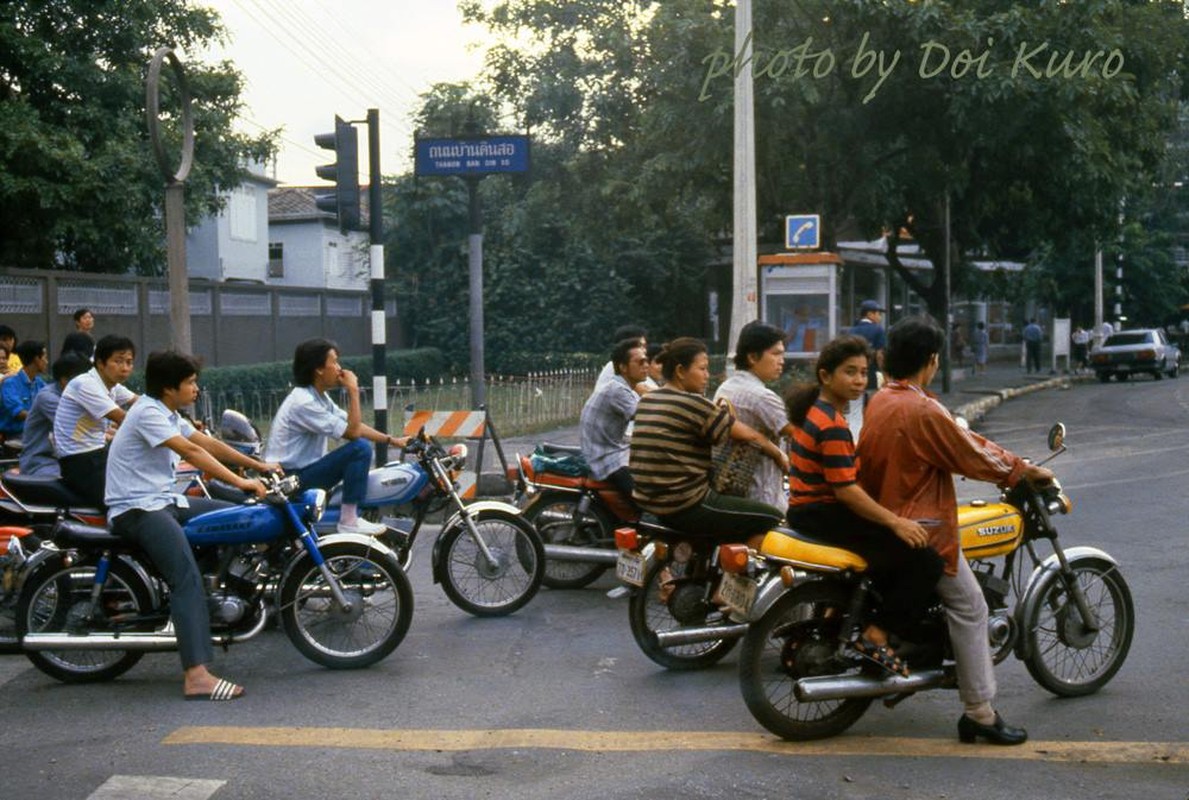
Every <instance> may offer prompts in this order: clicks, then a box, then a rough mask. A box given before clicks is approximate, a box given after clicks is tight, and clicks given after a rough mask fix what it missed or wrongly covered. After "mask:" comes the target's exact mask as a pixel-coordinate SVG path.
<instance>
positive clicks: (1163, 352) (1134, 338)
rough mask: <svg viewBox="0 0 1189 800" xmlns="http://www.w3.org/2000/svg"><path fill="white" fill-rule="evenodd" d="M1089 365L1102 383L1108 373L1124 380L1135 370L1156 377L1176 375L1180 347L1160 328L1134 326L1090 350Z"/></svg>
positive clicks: (1108, 375)
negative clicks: (1133, 328) (1134, 327)
mask: <svg viewBox="0 0 1189 800" xmlns="http://www.w3.org/2000/svg"><path fill="white" fill-rule="evenodd" d="M1090 366H1091V367H1093V368H1094V371H1095V372H1096V373H1097V374H1098V380H1100V381H1102V382H1103V383H1106V382H1107V381H1109V380H1110V379H1111V375H1114V376H1115V377H1116V378H1117V379H1118V380H1121V381H1125V380H1127V379H1128V378H1130V377H1131V376H1132V375H1133V374H1134V373H1136V372H1147V373H1150V374H1151V375H1152V377H1153V378H1155V379H1156V380H1160V379H1161V378H1163V377H1164V376H1165V375H1167V376H1168V377H1170V378H1175V377H1177V375H1178V374H1180V371H1181V350H1180V348H1179V347H1177V346H1176V345H1175V344H1172V343H1171V342H1170V341H1169V340H1168V337H1167V336H1165V334H1164V331H1162V330H1160V329H1159V328H1136V329H1135V330H1130V331H1120V332H1119V333H1114V334H1111V335H1110V336H1108V337H1107V340H1106V341H1105V342H1103V343H1102V347H1099V348H1098V349H1096V350H1094V351H1093V352H1092V353H1090Z"/></svg>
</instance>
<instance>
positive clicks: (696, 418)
mask: <svg viewBox="0 0 1189 800" xmlns="http://www.w3.org/2000/svg"><path fill="white" fill-rule="evenodd" d="M734 423H735V418H734V417H733V416H732V415H731V411H730V409H729V408H727V407H726V406H716V405H715V404H714V403H711V402H710V401H709V400H707V399H706V398H705V397H703V396H702V395H700V394H691V393H689V392H683V391H681V390H679V389H674V388H671V387H668V386H663V387H661V388H660V389H656V390H655V391H652V392H649V393H648V394H646V395H644V397H642V398H640V404H639V405H638V406H636V428H635V430H634V431H633V433H632V447H631V458H630V460H629V463H628V466H629V467H630V469H631V471H632V479H633V480H634V481H635V483H636V486H635V489H634V490H633V491H632V497H633V498H634V499H635V501H636V502H637V503H638V504H639V505H640V507H641V508H643V509H644V510H645V511H649V512H651V513H653V514H659V515H665V514H675V513H677V512H678V511H684V510H685V509H687V508H692V507H693V506H695V505H697V504H698V503H700V502H702V499H703V498H704V497H705V496H706V493H707V492H708V491H709V489H710V452H711V448H712V447H713V446H714V445H715V444H720V443H722V442H725V441H726V439H727V437H729V436H730V432H731V426H732V425H733V424H734Z"/></svg>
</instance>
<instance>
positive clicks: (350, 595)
mask: <svg viewBox="0 0 1189 800" xmlns="http://www.w3.org/2000/svg"><path fill="white" fill-rule="evenodd" d="M320 549H321V551H322V555H323V557H324V558H325V559H326V566H327V567H328V568H329V569H330V572H331V573H332V574H333V575H334V576H335V578H336V580H337V581H338V583H339V585H340V586H341V587H342V590H343V596H344V599H345V600H346V604H345V605H344V604H340V603H339V602H338V601H337V600H336V599H335V597H334V595H333V593H332V592H331V586H330V583H328V582H327V580H326V576H325V575H324V574H323V572H322V570H321V569H320V568H319V567H318V565H317V564H315V563H314V560H313V559H312V558H310V556H309V554H308V553H306V554H303V555H302V556H301V557H300V559H299V560H298V562H297V563H296V564H294V565H293V567H292V569H290V570H289V573H288V575H287V577H286V578H285V582H284V584H283V585H282V586H281V624H282V626H283V627H284V629H285V634H286V635H287V636H288V637H289V639H290V641H292V642H293V645H294V646H295V647H296V648H297V649H298V650H300V651H301V653H302V655H304V656H305V657H306V658H308V659H310V660H311V661H314V662H316V663H318V664H321V665H323V666H325V667H330V668H332V669H352V668H356V667H366V666H368V665H370V664H374V663H376V662H377V661H379V660H380V659H382V658H384V657H385V656H386V655H388V654H389V653H391V652H392V651H393V650H395V649H396V646H397V645H398V644H400V642H401V640H402V639H404V638H405V634H406V633H408V630H409V623H410V622H411V621H412V619H413V589H412V587H411V586H410V585H409V579H408V578H407V577H405V573H404V570H402V569H401V568H400V564H399V563H397V561H396V559H395V558H393V557H392V556H391V555H389V554H388V553H387V552H381V551H377V550H375V549H373V548H371V547H369V546H367V545H365V544H360V543H357V542H334V543H331V544H326V545H323V546H322V547H321V548H320Z"/></svg>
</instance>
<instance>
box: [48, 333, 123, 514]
mask: <svg viewBox="0 0 1189 800" xmlns="http://www.w3.org/2000/svg"><path fill="white" fill-rule="evenodd" d="M135 357H136V346H135V345H134V344H133V343H132V340H131V339H128V338H127V337H124V336H112V335H109V336H104V337H103V338H102V339H100V340H99V342H98V343H97V344H96V345H95V366H94V368H92V369H91V370H90V371H88V372H84V373H83V374H82V375H79V376H78V377H77V378H75V379H74V380H72V381H71V382H70V383H68V384H66V388H65V389H63V390H62V399H61V400H60V401H59V402H58V410H57V411H56V412H54V451H55V452H56V453H57V456H58V466H59V467H60V468H61V470H62V480H63V481H64V482H65V483H66V485H67V486H68V487H69V488H70V489H72V490H74V492H75V493H77V494H78V495H80V496H81V497H82V498H83V499H84V500H86V501H87V502H88V503H90V504H92V505H94V506H95V507H96V508H101V507H102V506H103V495H104V487H105V477H104V476H105V475H106V473H107V444H108V442H109V441H110V439H111V437H110V435H109V429H111V428H113V426H115V425H119V424H120V423H121V422H123V421H124V414H125V411H124V409H125V408H126V407H127V406H129V405H131V404H132V403H134V402H135V401H136V394H135V393H134V392H133V391H132V390H130V389H128V388H127V387H125V386H124V385H123V384H124V381H126V380H128V376H129V375H131V374H132V362H133V359H134V358H135Z"/></svg>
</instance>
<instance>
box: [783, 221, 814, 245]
mask: <svg viewBox="0 0 1189 800" xmlns="http://www.w3.org/2000/svg"><path fill="white" fill-rule="evenodd" d="M821 233H822V218H821V217H820V216H819V215H817V214H793V215H790V216H787V217H785V218H784V246H785V248H786V249H788V250H817V249H819V248H820V247H821V241H822V236H821Z"/></svg>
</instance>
